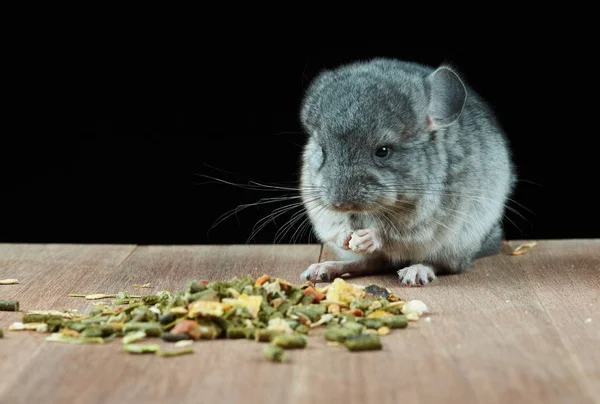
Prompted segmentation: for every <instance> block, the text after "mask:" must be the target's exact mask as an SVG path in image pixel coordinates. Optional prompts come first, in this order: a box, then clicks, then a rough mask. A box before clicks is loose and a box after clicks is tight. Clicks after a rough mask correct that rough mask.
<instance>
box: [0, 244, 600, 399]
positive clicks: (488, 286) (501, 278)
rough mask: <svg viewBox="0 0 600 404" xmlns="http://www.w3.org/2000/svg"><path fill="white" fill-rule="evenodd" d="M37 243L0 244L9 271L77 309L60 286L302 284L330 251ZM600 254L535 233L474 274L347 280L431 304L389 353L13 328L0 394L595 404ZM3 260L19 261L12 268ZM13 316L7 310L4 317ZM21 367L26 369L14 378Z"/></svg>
mask: <svg viewBox="0 0 600 404" xmlns="http://www.w3.org/2000/svg"><path fill="white" fill-rule="evenodd" d="M517 243H518V242H514V243H511V244H514V245H515V246H516V244H517ZM31 247H32V248H33V249H34V250H35V251H33V252H31V251H28V248H27V247H23V246H19V247H18V248H17V249H15V251H16V252H12V253H10V252H7V250H10V247H6V246H0V277H2V276H3V277H5V278H9V277H10V278H13V277H14V278H20V277H22V276H24V275H27V274H28V272H26V271H31V276H33V277H34V278H35V279H37V280H39V281H36V282H35V284H32V285H29V289H28V290H27V293H26V294H25V293H23V294H21V295H19V296H21V297H22V298H23V299H24V301H26V302H29V303H27V304H33V303H35V304H36V305H42V306H44V308H49V307H48V305H65V304H67V303H69V304H79V305H80V306H79V307H80V308H81V310H84V309H85V306H89V304H90V303H89V302H85V301H83V300H78V299H75V300H69V299H65V298H64V297H60V296H57V295H58V294H61V293H64V292H66V291H73V290H75V289H78V290H79V291H81V292H85V293H88V292H89V293H95V292H107V293H111V292H118V291H120V290H123V289H127V290H135V289H132V288H131V285H133V284H135V283H148V282H150V283H151V284H152V285H153V286H155V288H154V289H150V290H147V289H141V290H137V292H140V293H154V292H155V291H156V290H162V289H167V290H178V289H182V288H184V287H185V285H187V283H188V282H189V281H191V280H199V279H206V280H213V279H227V278H231V277H233V276H244V275H245V274H251V275H253V276H258V275H261V274H263V273H268V274H272V275H274V276H280V277H283V278H286V279H288V280H290V281H293V282H299V281H300V280H299V275H300V273H301V272H302V271H303V270H304V269H306V267H307V266H308V265H310V264H311V263H313V262H316V261H317V260H319V259H320V260H321V261H323V260H326V259H328V258H330V256H329V254H330V252H329V251H327V250H325V251H323V254H322V255H321V256H320V254H319V253H320V246H318V245H311V246H150V247H138V248H137V249H135V251H133V253H131V249H130V250H126V249H124V250H115V251H116V252H111V251H110V250H111V249H110V248H109V247H103V248H106V249H107V250H106V251H105V253H103V254H101V253H100V252H98V254H100V255H102V256H103V257H104V255H106V257H105V258H104V260H106V261H103V262H104V263H103V264H94V263H93V260H92V259H91V258H90V256H89V254H90V253H82V252H78V253H73V254H74V255H75V256H77V257H79V258H78V259H79V260H80V261H79V262H77V261H75V262H73V261H70V260H69V258H68V256H67V255H65V254H61V253H57V254H55V255H54V256H55V257H59V258H55V260H54V261H52V260H48V262H44V259H36V256H38V255H39V254H42V255H43V254H44V252H43V250H42V251H41V250H39V249H38V250H36V249H37V248H38V247H37V246H31ZM114 248H115V249H119V248H121V249H123V248H125V247H121V246H115V247H114ZM128 248H129V247H128ZM127 251H129V252H127ZM599 252H600V240H579V241H571V240H569V241H538V245H537V246H536V247H535V248H534V249H532V250H530V251H529V252H528V253H527V254H525V255H522V256H518V257H513V256H508V255H504V254H501V255H497V256H494V257H488V258H485V259H481V260H479V261H477V262H476V264H475V266H474V267H473V269H472V270H471V271H469V272H467V273H465V274H461V275H457V276H446V277H441V278H439V279H437V280H436V281H435V282H433V283H432V284H430V285H428V286H426V287H421V288H402V287H400V286H399V284H398V281H397V276H396V275H395V274H380V275H377V276H368V277H358V278H353V279H350V280H348V281H351V282H355V283H359V284H364V285H366V284H369V283H378V284H383V285H385V286H387V287H389V288H390V289H392V290H393V291H394V292H395V293H397V294H398V295H399V296H401V297H403V298H404V299H421V300H423V301H424V302H425V303H426V304H427V305H428V306H429V308H430V310H431V314H430V315H429V317H430V319H431V320H430V322H425V321H424V319H421V320H420V321H419V322H415V323H410V325H409V327H408V328H407V329H404V330H396V331H394V332H393V333H392V334H391V335H389V336H387V337H385V338H384V339H383V342H384V348H383V350H382V351H380V352H370V353H350V352H347V351H346V350H345V348H332V347H328V346H327V344H326V341H325V340H324V339H323V337H322V335H320V334H321V332H322V331H317V332H315V333H314V335H311V338H310V340H309V346H308V347H307V348H306V349H305V350H299V351H288V357H289V359H290V360H289V362H287V363H283V364H274V363H270V362H267V361H265V360H264V359H263V357H262V354H261V349H262V344H258V343H256V342H254V341H245V340H241V341H237V340H234V341H227V340H225V341H203V342H197V343H196V344H195V345H194V347H195V349H196V353H195V354H194V355H189V356H183V357H178V358H160V357H154V356H132V355H128V354H125V353H123V352H122V344H121V342H120V341H119V340H115V341H113V342H111V343H108V344H106V345H105V346H73V345H61V344H56V343H54V344H53V343H46V342H44V341H43V336H42V335H38V334H36V333H27V334H22V333H19V334H18V335H15V334H16V333H8V336H7V337H6V338H5V339H4V340H0V349H1V350H2V351H1V352H2V353H1V354H0V358H2V361H1V362H0V402H1V403H4V402H7V403H31V402H36V401H37V400H41V401H43V402H45V403H62V402H70V403H78V402H85V403H89V404H92V403H112V402H119V403H123V402H144V403H155V402H156V403H164V402H165V401H167V402H168V401H173V402H177V403H188V402H189V403H197V402H207V403H208V402H225V403H236V402H240V403H241V402H244V403H282V402H283V403H303V404H305V403H306V402H314V403H320V402H324V403H325V402H327V403H330V402H344V403H364V402H377V403H398V402H408V403H413V402H415V403H420V402H424V403H429V402H444V403H446V402H450V403H452V402H456V403H476V402H481V403H511V404H514V403H598V402H600V401H599V399H598V397H599V394H598V385H600V372H599V371H598V359H599V358H598V354H599V353H598V351H599V350H597V349H596V350H594V349H592V348H591V347H593V346H598V336H599V331H600V318H599V315H598V314H599V311H598V310H599V309H598V307H599V306H598V304H599V302H598V294H599V293H598V290H600V289H599V285H598V282H599V279H600V274H599V273H598V272H599V270H600V269H599V267H598V263H599V262H600V253H599ZM111 254H113V257H114V258H110V257H108V256H109V255H111ZM86 256H87V257H88V258H87V264H86V265H80V262H82V261H86V258H85V257H86ZM3 257H10V260H12V261H11V262H12V264H11V265H12V272H11V273H9V272H7V271H6V268H5V266H2V265H3V264H2V263H3V262H4V263H6V259H4V258H3ZM21 260H23V261H21ZM111 260H112V261H111ZM17 262H27V265H22V266H20V267H19V266H16V264H15V263H17ZM106 263H110V264H111V265H106ZM4 265H5V264H4ZM96 265H97V266H98V268H96ZM571 265H573V267H571ZM109 267H110V268H112V270H111V269H109ZM24 271H25V272H24ZM15 272H17V273H15ZM28 276H30V275H28ZM61 283H62V286H61V285H60V284H61ZM14 286H16V285H12V286H0V288H12V287H14ZM19 287H23V286H22V285H21V286H19ZM84 289H85V290H84ZM2 290H3V289H0V293H4V292H2ZM10 293H15V292H10ZM30 295H35V296H34V297H31V296H30ZM27 299H29V300H27ZM573 313H575V314H573ZM11 316H14V314H6V313H0V327H6V326H7V325H8V324H9V322H10V321H9V317H10V318H12V317H11ZM586 318H591V319H592V322H590V323H585V319H586ZM7 342H8V344H7ZM7 350H8V351H11V352H5V351H7ZM3 363H6V365H4V368H2V366H3ZM15 368H18V369H19V371H18V372H17V373H18V377H17V376H12V377H10V375H9V371H10V370H11V369H13V370H14V369H15ZM1 372H4V373H1ZM7 375H9V377H8V378H6V377H7ZM17 386H18V387H17Z"/></svg>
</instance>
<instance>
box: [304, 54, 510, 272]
mask: <svg viewBox="0 0 600 404" xmlns="http://www.w3.org/2000/svg"><path fill="white" fill-rule="evenodd" d="M300 119H301V122H302V125H303V127H304V129H305V130H306V132H307V133H308V135H309V138H308V142H307V144H306V146H305V149H304V152H303V157H302V169H301V180H300V182H301V189H302V197H303V201H304V204H305V207H306V210H307V212H308V215H309V218H310V220H311V222H312V225H313V228H314V230H315V233H316V234H317V236H318V237H319V238H320V240H321V241H322V242H325V243H328V244H330V245H331V246H333V247H334V249H335V250H336V252H337V253H338V255H339V259H340V262H352V263H355V264H356V265H355V264H352V265H353V266H352V268H359V269H361V270H365V271H366V270H369V269H372V268H370V266H372V265H371V264H373V265H374V263H377V265H381V262H382V261H385V262H387V263H389V264H391V265H392V266H394V265H395V266H396V269H399V268H400V267H399V266H400V265H401V264H402V265H403V263H406V262H408V263H411V264H414V265H416V264H424V265H429V266H431V267H432V268H433V270H434V272H435V273H440V272H442V271H444V272H446V271H449V272H460V271H464V270H467V269H468V268H469V267H470V266H471V265H472V263H473V260H474V259H476V258H478V257H481V256H486V255H490V254H494V253H496V252H497V251H498V248H499V246H500V242H501V241H502V234H503V233H502V228H501V220H502V217H503V214H504V206H505V203H506V200H507V198H508V197H509V196H510V194H511V192H512V190H513V187H514V183H515V173H514V168H513V165H512V162H511V154H510V151H509V145H508V141H507V139H506V137H505V135H504V133H503V131H502V129H501V128H500V127H499V126H498V124H497V123H496V122H495V120H494V117H493V115H492V113H491V111H490V109H489V108H488V107H487V106H486V104H485V103H484V102H483V101H482V100H481V99H480V97H479V96H478V95H477V94H476V93H475V92H474V91H473V90H472V89H470V88H469V87H468V86H467V85H466V84H465V82H464V80H462V79H461V78H460V77H459V75H458V74H457V73H456V72H455V70H454V69H452V68H451V67H449V66H440V67H438V68H433V67H429V66H423V65H419V64H416V63H411V62H404V61H399V60H392V59H373V60H371V61H361V62H355V63H351V64H347V65H344V66H340V67H339V68H337V69H335V70H331V71H324V72H322V73H321V74H320V75H319V76H318V77H317V78H316V79H315V80H314V81H313V82H312V83H311V85H310V87H309V89H308V90H307V93H306V95H305V98H304V100H303V103H302V108H301V111H300ZM384 145H387V146H390V148H391V153H389V155H388V156H387V157H376V156H375V152H376V151H377V150H378V148H380V147H381V146H384ZM333 204H338V206H344V207H346V209H350V210H345V211H344V210H339V209H338V210H336V209H334V207H333ZM351 206H353V208H351ZM359 229H374V232H375V233H376V234H379V235H380V237H379V239H378V240H379V241H381V246H379V247H378V248H377V249H376V251H373V252H371V253H360V254H357V253H355V252H353V251H350V250H348V249H347V247H346V248H344V247H343V242H344V241H343V240H344V235H345V234H347V233H348V232H349V231H350V232H352V231H356V230H359ZM415 268H416V267H415ZM415 271H416V270H415ZM313 272H314V271H313ZM355 272H360V270H356V271H355ZM417 272H418V271H417ZM334 275H335V274H334ZM338 275H339V274H338Z"/></svg>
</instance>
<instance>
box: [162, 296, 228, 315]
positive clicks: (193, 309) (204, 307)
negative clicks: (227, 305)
mask: <svg viewBox="0 0 600 404" xmlns="http://www.w3.org/2000/svg"><path fill="white" fill-rule="evenodd" d="M223 300H225V299H223ZM188 309H189V316H190V317H198V316H211V317H221V316H222V315H223V313H224V312H225V310H224V309H223V303H220V302H212V301H206V300H197V301H195V302H192V303H190V305H189V307H188ZM173 314H175V313H173Z"/></svg>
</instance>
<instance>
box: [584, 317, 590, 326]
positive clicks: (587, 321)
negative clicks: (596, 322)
mask: <svg viewBox="0 0 600 404" xmlns="http://www.w3.org/2000/svg"><path fill="white" fill-rule="evenodd" d="M591 322H592V318H591V317H588V318H586V319H585V321H584V323H585V324H590V323H591Z"/></svg>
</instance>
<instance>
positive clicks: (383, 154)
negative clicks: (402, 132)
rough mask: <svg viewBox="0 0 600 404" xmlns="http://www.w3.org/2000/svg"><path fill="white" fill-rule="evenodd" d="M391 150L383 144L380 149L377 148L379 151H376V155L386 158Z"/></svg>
mask: <svg viewBox="0 0 600 404" xmlns="http://www.w3.org/2000/svg"><path fill="white" fill-rule="evenodd" d="M390 152H391V149H390V147H389V146H381V147H380V148H379V149H377V151H376V152H375V155H376V156H377V157H379V158H384V157H387V156H388V155H389V154H390Z"/></svg>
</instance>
